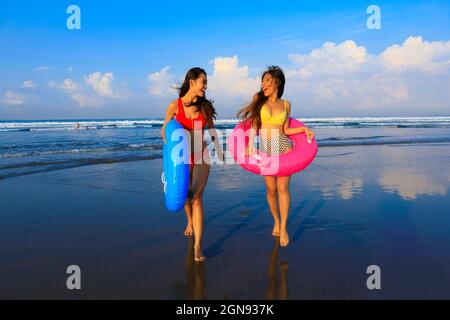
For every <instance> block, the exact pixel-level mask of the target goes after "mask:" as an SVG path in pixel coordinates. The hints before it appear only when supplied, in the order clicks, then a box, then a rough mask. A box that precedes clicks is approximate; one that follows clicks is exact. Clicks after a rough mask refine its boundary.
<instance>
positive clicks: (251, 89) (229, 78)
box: [208, 55, 260, 100]
mask: <svg viewBox="0 0 450 320" xmlns="http://www.w3.org/2000/svg"><path fill="white" fill-rule="evenodd" d="M211 63H213V67H214V71H213V74H212V75H211V76H210V77H209V79H208V90H209V91H210V92H211V95H212V96H214V97H222V98H224V97H225V98H236V97H239V98H244V99H250V100H251V97H252V96H253V94H255V93H256V92H257V91H258V90H259V87H260V81H259V77H255V78H251V77H250V72H249V67H248V66H239V61H238V57H237V55H234V56H233V57H216V58H215V59H214V60H213V61H211Z"/></svg>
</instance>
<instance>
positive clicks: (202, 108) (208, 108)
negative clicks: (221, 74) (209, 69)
mask: <svg viewBox="0 0 450 320" xmlns="http://www.w3.org/2000/svg"><path fill="white" fill-rule="evenodd" d="M202 74H204V75H205V76H206V75H207V74H206V71H205V70H204V69H202V68H198V67H196V68H191V69H190V70H189V71H188V72H187V73H186V76H185V77H184V82H183V84H182V85H181V87H180V88H179V89H178V91H179V94H178V96H179V97H180V98H182V97H184V96H185V95H186V93H187V92H188V91H189V88H190V80H194V81H195V80H197V79H198V78H199V77H200V76H201V75H202ZM191 106H195V107H196V111H199V112H201V113H202V115H203V117H204V118H205V120H206V124H207V125H208V127H209V128H212V127H214V120H215V119H216V110H215V109H214V106H213V101H210V100H208V99H206V96H204V97H197V101H195V102H192V103H191Z"/></svg>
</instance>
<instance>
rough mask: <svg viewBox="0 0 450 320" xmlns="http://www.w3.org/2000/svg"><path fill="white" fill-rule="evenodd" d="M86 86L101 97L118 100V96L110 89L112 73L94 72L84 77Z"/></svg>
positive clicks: (112, 78)
mask: <svg viewBox="0 0 450 320" xmlns="http://www.w3.org/2000/svg"><path fill="white" fill-rule="evenodd" d="M84 79H85V81H86V84H87V85H89V86H91V87H92V88H93V89H94V91H95V92H96V93H97V94H98V95H99V96H101V97H108V98H118V97H119V96H118V95H117V94H116V93H114V91H113V90H112V87H111V83H112V81H113V80H114V75H113V73H112V72H107V73H105V74H103V75H102V74H101V73H100V72H94V73H91V74H90V75H88V76H87V77H84Z"/></svg>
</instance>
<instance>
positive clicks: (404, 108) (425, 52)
mask: <svg viewBox="0 0 450 320" xmlns="http://www.w3.org/2000/svg"><path fill="white" fill-rule="evenodd" d="M289 58H290V60H291V61H292V63H293V66H292V67H291V68H286V70H285V71H286V98H287V99H291V100H293V101H292V102H293V105H294V108H296V107H297V110H299V109H300V111H298V112H296V114H299V115H301V114H305V113H306V114H308V113H310V114H311V113H313V114H324V115H337V114H341V115H345V114H349V115H352V114H353V115H354V114H360V115H361V114H364V115H383V114H389V113H390V114H402V113H403V114H422V115H423V114H430V113H442V114H444V113H448V110H449V107H450V103H449V102H448V101H450V92H449V90H447V89H448V88H447V83H448V81H449V79H450V73H449V70H450V69H449V65H450V63H449V61H450V41H449V42H441V41H432V42H427V41H423V40H422V38H421V37H416V38H415V37H409V38H408V39H407V40H406V41H405V42H404V43H403V45H402V46H397V45H394V46H390V47H388V48H387V49H385V50H384V51H383V52H382V53H381V54H379V55H370V54H368V52H367V50H366V48H365V47H363V46H358V45H357V44H356V43H355V42H354V41H352V40H347V41H344V42H342V43H341V44H334V43H325V44H324V45H323V46H322V47H321V48H319V49H315V50H312V51H311V52H310V53H309V54H302V55H300V54H291V55H289ZM399 71H401V72H399ZM430 71H432V72H430ZM424 108H426V109H424Z"/></svg>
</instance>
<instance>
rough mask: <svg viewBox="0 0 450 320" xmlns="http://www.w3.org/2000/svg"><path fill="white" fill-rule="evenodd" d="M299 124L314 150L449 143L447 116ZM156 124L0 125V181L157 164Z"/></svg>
mask: <svg viewBox="0 0 450 320" xmlns="http://www.w3.org/2000/svg"><path fill="white" fill-rule="evenodd" d="M299 120H300V121H302V122H303V123H305V125H307V126H308V127H310V128H311V129H312V130H314V131H315V133H316V140H317V142H318V145H319V148H325V147H326V148H330V147H339V146H370V145H389V144H390V145H392V144H394V145H411V144H449V143H450V116H442V117H349V118H301V119H299ZM162 123H163V120H162V119H156V118H155V119H103V120H84V119H76V120H39V121H0V180H1V179H7V178H12V177H17V176H22V175H27V174H33V173H38V172H46V171H52V170H59V169H65V168H74V167H80V166H86V165H92V164H101V163H117V162H129V161H139V160H150V159H157V158H161V157H162V139H161V136H160V130H161V126H162ZM236 123H237V120H235V119H219V120H217V121H216V122H215V125H216V128H217V129H220V130H223V131H224V133H225V132H226V130H231V129H232V128H233V127H234V126H235V124H236ZM319 150H320V149H319ZM319 155H320V151H319Z"/></svg>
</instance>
